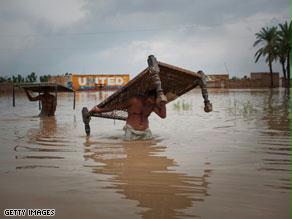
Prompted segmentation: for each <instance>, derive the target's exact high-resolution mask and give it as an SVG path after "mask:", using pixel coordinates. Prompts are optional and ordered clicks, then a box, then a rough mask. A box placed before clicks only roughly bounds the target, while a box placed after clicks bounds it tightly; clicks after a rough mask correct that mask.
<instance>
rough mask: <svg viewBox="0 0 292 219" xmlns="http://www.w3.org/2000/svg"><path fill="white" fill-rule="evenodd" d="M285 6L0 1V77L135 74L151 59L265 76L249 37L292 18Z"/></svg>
mask: <svg viewBox="0 0 292 219" xmlns="http://www.w3.org/2000/svg"><path fill="white" fill-rule="evenodd" d="M40 2H41V3H40ZM290 8H291V2H290V1H288V0H278V1H276V0H274V1H268V0H254V1H252V0H249V1H240V0H233V1H231V0H222V1H211V0H206V1H198V0H180V1H178V0H177V1H169V0H168V1H167V0H160V1H149V0H148V1H146V0H145V1H141V0H140V1H137V0H136V1H134V0H131V1H130V0H124V1H114V0H108V1H89V0H88V1H86V0H62V1H57V0H54V1H52V0H43V1H37V0H25V1H16V0H10V1H8V0H2V1H0V29H1V34H0V74H4V75H8V74H12V73H16V72H19V73H29V72H31V71H35V72H38V73H39V74H48V73H50V74H57V73H65V72H79V73H80V72H82V73H125V72H126V73H131V74H132V75H135V74H136V73H138V72H139V71H140V70H142V69H143V68H144V67H145V66H146V58H147V55H148V54H155V55H156V56H157V58H158V59H160V60H163V61H165V62H169V63H173V64H176V65H179V66H182V67H186V68H190V69H193V70H198V69H203V70H205V71H206V72H207V73H222V72H226V69H225V64H224V63H226V64H227V66H228V69H229V71H230V73H231V74H232V75H241V76H242V75H244V74H247V73H249V72H250V71H267V70H268V68H267V66H266V64H265V63H264V62H263V61H262V62H260V63H259V64H255V63H254V60H253V55H254V53H255V49H254V48H252V44H253V42H254V40H255V36H254V33H255V32H257V31H259V30H260V28H261V27H264V26H267V25H275V24H278V23H280V22H284V21H285V20H290V19H291V12H290ZM275 69H276V70H278V71H280V68H279V66H278V65H275Z"/></svg>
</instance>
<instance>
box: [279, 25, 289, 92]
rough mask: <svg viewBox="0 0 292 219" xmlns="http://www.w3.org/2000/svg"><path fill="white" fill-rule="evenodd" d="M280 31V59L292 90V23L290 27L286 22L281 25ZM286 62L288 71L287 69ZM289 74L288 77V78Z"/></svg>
mask: <svg viewBox="0 0 292 219" xmlns="http://www.w3.org/2000/svg"><path fill="white" fill-rule="evenodd" d="M279 28H280V30H279V31H278V36H279V37H278V59H279V61H280V63H281V65H282V69H283V74H284V78H285V79H288V87H289V88H290V77H291V76H290V71H291V69H290V66H291V21H290V24H289V25H288V22H287V21H286V22H285V23H284V24H279ZM285 62H286V69H285ZM286 73H287V77H286Z"/></svg>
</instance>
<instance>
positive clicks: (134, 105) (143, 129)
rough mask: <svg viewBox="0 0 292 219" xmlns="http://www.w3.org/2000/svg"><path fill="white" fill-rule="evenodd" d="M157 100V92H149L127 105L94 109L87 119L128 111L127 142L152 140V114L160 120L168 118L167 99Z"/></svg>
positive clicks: (129, 101)
mask: <svg viewBox="0 0 292 219" xmlns="http://www.w3.org/2000/svg"><path fill="white" fill-rule="evenodd" d="M157 99H158V98H156V90H151V91H149V92H148V93H147V94H146V95H140V96H135V97H133V98H131V99H129V100H128V101H127V102H126V103H125V104H120V105H118V106H115V108H98V107H97V106H96V107H93V108H92V109H91V110H90V111H89V112H88V113H87V115H86V116H87V119H90V116H91V115H92V114H94V113H105V112H111V111H113V110H119V109H127V112H128V117H127V120H126V125H125V126H124V131H125V140H147V139H151V138H152V133H151V131H150V129H149V120H148V117H149V116H150V114H151V113H152V112H154V113H156V114H157V115H158V116H159V117H160V118H163V119H164V118H166V107H165V104H166V97H165V96H164V95H163V98H162V99H161V98H159V100H160V101H159V100H157Z"/></svg>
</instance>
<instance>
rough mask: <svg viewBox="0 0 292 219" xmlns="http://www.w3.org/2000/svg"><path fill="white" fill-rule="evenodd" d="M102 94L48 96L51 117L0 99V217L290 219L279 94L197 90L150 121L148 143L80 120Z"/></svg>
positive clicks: (286, 133) (286, 128) (114, 124)
mask: <svg viewBox="0 0 292 219" xmlns="http://www.w3.org/2000/svg"><path fill="white" fill-rule="evenodd" d="M108 95H109V93H101V94H100V93H79V94H77V99H76V110H75V111H74V110H73V109H72V101H73V96H72V95H71V94H62V95H59V96H58V107H57V111H56V116H55V117H52V118H47V119H40V118H38V117H37V116H36V115H37V114H38V113H39V111H38V103H37V102H33V103H32V102H28V100H27V99H26V97H25V96H22V95H20V94H19V95H18V96H17V97H16V107H15V108H13V107H12V99H11V96H10V95H4V94H1V96H0V138H1V146H0V210H1V216H0V217H3V209H6V208H54V209H56V215H55V217H54V218H196V217H198V218H232V219H234V218H237V219H240V218H242V219H246V218H249V219H253V218H265V219H267V218H277V219H280V218H283V219H285V218H287V219H288V218H290V217H291V208H290V206H291V199H290V197H291V141H290V140H291V128H290V123H291V105H290V98H289V97H287V95H286V93H285V90H282V89H275V90H273V91H270V90H211V91H210V99H211V101H212V102H213V108H214V111H213V112H212V113H209V114H207V113H204V111H203V100H202V97H201V94H200V93H199V91H198V90H195V91H193V92H190V93H188V94H187V95H185V96H182V97H180V98H178V99H177V100H175V101H174V102H172V103H170V104H168V105H167V114H168V115H167V118H166V119H164V120H162V119H159V118H158V117H157V116H156V115H151V117H150V127H151V130H152V132H153V134H154V137H155V138H154V139H153V140H151V141H136V142H125V141H123V140H122V138H123V131H122V127H123V124H124V122H122V121H113V120H108V119H100V118H93V119H92V121H91V129H92V135H91V136H90V137H89V138H87V137H86V136H85V133H84V126H83V124H82V119H81V114H80V111H81V109H82V107H83V106H87V107H92V106H93V105H94V104H95V103H98V102H100V101H101V100H102V99H104V98H106V97H107V96H108Z"/></svg>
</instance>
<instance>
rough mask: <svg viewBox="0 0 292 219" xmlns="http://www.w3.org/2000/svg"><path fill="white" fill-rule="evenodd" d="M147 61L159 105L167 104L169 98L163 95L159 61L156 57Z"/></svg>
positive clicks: (151, 56)
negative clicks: (161, 103)
mask: <svg viewBox="0 0 292 219" xmlns="http://www.w3.org/2000/svg"><path fill="white" fill-rule="evenodd" d="M147 61H148V67H149V72H150V75H151V78H152V79H153V83H154V86H155V89H156V94H157V103H160V102H167V98H166V96H165V95H164V93H163V90H162V86H161V81H160V77H159V72H160V69H159V66H158V61H157V60H156V58H155V57H154V55H150V56H148V60H147Z"/></svg>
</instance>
